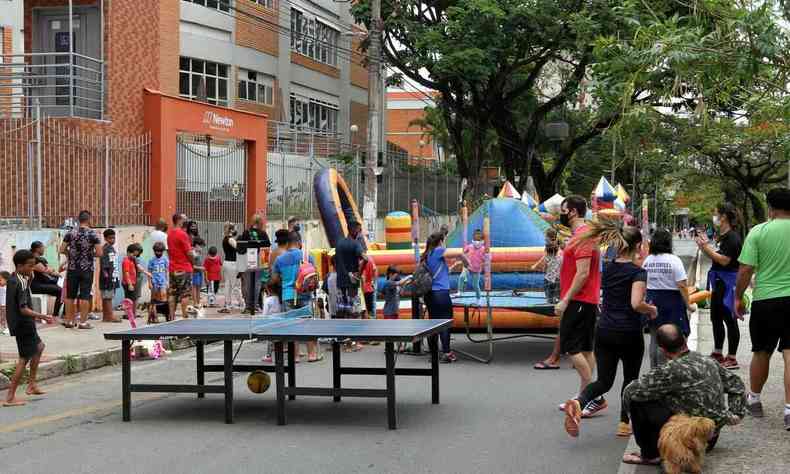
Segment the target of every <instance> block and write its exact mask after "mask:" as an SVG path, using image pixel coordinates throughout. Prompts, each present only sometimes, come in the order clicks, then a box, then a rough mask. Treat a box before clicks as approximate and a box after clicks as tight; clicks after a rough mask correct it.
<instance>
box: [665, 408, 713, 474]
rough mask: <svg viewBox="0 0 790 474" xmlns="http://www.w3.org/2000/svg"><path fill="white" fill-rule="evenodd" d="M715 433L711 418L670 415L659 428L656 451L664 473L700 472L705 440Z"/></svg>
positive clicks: (705, 445)
mask: <svg viewBox="0 0 790 474" xmlns="http://www.w3.org/2000/svg"><path fill="white" fill-rule="evenodd" d="M715 435H716V425H715V423H713V420H711V419H710V418H704V417H699V416H688V415H684V414H679V415H673V416H672V418H670V419H669V421H667V423H666V424H665V425H664V426H663V427H662V428H661V433H660V434H659V437H658V452H659V454H660V455H661V459H662V461H663V464H664V471H665V472H666V473H667V474H679V473H681V472H691V473H695V474H698V473H701V472H702V465H703V464H704V462H705V449H706V448H707V446H708V440H710V439H711V438H713V437H714V436H715Z"/></svg>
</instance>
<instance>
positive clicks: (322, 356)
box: [307, 354, 324, 362]
mask: <svg viewBox="0 0 790 474" xmlns="http://www.w3.org/2000/svg"><path fill="white" fill-rule="evenodd" d="M322 360H324V354H318V357H316V358H315V359H307V362H321V361H322Z"/></svg>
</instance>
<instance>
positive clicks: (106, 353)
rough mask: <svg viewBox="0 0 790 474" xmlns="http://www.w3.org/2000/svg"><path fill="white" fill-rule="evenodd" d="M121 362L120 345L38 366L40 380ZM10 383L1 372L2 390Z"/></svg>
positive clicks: (174, 342) (179, 343)
mask: <svg viewBox="0 0 790 474" xmlns="http://www.w3.org/2000/svg"><path fill="white" fill-rule="evenodd" d="M162 344H163V345H164V347H165V349H166V350H168V351H179V350H183V349H189V348H190V347H193V346H194V345H195V344H194V342H192V340H191V339H169V340H168V339H166V340H164V341H162ZM120 363H121V348H120V347H118V348H113V349H105V350H101V351H93V352H86V353H84V354H74V355H65V356H61V357H60V358H59V359H56V360H52V361H49V362H42V363H41V365H39V367H38V380H39V381H41V380H50V379H54V378H58V377H63V376H66V375H72V374H78V373H80V372H85V371H86V370H94V369H99V368H102V367H106V366H108V365H117V364H120ZM10 384H11V381H10V380H9V379H8V377H7V376H6V375H5V374H2V373H0V390H5V389H7V388H8V387H9V385H10Z"/></svg>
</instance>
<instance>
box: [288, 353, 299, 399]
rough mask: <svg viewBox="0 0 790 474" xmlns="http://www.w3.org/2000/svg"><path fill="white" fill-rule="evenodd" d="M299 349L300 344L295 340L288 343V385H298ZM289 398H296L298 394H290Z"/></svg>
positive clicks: (290, 386)
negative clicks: (297, 365)
mask: <svg viewBox="0 0 790 474" xmlns="http://www.w3.org/2000/svg"><path fill="white" fill-rule="evenodd" d="M298 350H299V345H298V344H295V343H294V342H293V341H290V342H289V343H288V387H289V388H294V387H296V353H297V351H298ZM288 400H296V395H294V394H290V395H288Z"/></svg>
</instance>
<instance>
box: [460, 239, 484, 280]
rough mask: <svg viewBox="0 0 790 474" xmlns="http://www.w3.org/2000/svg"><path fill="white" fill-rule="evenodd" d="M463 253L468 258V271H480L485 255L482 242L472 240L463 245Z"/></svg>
mask: <svg viewBox="0 0 790 474" xmlns="http://www.w3.org/2000/svg"><path fill="white" fill-rule="evenodd" d="M464 255H465V256H466V259H467V260H469V271H470V272H472V273H480V272H482V271H483V262H484V261H485V256H486V247H485V245H484V244H483V242H472V243H471V244H466V247H464Z"/></svg>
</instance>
